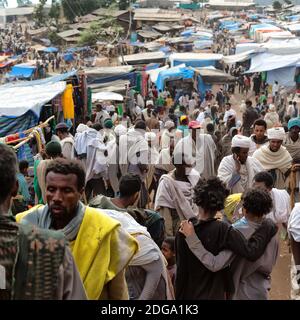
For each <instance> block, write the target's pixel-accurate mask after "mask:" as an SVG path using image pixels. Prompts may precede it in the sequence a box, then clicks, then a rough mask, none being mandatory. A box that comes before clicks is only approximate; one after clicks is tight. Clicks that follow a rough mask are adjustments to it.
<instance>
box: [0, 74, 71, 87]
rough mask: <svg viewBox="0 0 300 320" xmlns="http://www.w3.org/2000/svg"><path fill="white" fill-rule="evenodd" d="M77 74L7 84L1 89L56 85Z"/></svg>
mask: <svg viewBox="0 0 300 320" xmlns="http://www.w3.org/2000/svg"><path fill="white" fill-rule="evenodd" d="M76 74H77V71H70V72H66V73H62V74H59V75H57V76H53V77H49V78H45V79H41V80H33V81H30V82H29V81H20V82H17V83H7V84H4V85H2V86H1V88H5V87H15V88H17V87H27V86H37V85H42V84H46V83H55V82H59V81H64V80H66V79H68V78H70V77H72V76H74V75H76Z"/></svg>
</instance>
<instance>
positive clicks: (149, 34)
mask: <svg viewBox="0 0 300 320" xmlns="http://www.w3.org/2000/svg"><path fill="white" fill-rule="evenodd" d="M137 34H138V35H139V36H141V37H143V38H150V39H151V38H152V39H155V38H158V37H160V36H161V35H162V34H161V33H159V32H154V31H150V30H139V31H137Z"/></svg>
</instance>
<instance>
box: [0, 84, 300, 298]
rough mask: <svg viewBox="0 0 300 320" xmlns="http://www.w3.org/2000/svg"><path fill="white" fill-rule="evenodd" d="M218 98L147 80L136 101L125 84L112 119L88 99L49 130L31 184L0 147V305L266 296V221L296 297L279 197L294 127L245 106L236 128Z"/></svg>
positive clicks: (233, 113) (234, 113)
mask: <svg viewBox="0 0 300 320" xmlns="http://www.w3.org/2000/svg"><path fill="white" fill-rule="evenodd" d="M223 91H225V90H223V89H222V88H220V90H219V91H218V92H217V93H216V94H215V95H213V94H212V93H211V92H207V93H206V95H205V96H206V98H207V99H206V98H204V99H203V100H201V96H200V95H199V93H198V92H196V91H192V92H190V93H189V92H185V91H184V90H181V89H178V88H166V89H165V90H164V91H158V90H157V88H156V87H155V86H152V87H151V88H150V89H149V92H148V97H147V98H146V99H144V98H143V97H142V96H141V95H140V94H139V93H136V92H132V89H131V88H126V96H125V102H124V110H123V111H124V112H123V114H122V115H119V114H118V113H117V112H116V110H117V108H116V106H115V105H114V104H113V103H111V102H110V103H102V104H99V103H98V104H97V107H96V112H95V114H94V116H93V117H92V118H91V119H86V122H85V123H81V124H79V125H78V126H77V128H76V130H74V129H75V128H73V127H70V126H68V124H66V123H59V124H57V126H56V127H55V130H54V132H53V134H52V136H51V135H50V136H49V135H48V137H47V138H48V140H50V141H49V142H48V143H47V144H46V147H45V150H44V151H43V152H40V153H38V154H37V155H36V156H35V162H34V168H33V174H32V175H33V184H32V186H31V187H30V185H28V175H29V173H28V172H29V170H28V163H27V162H26V161H20V162H19V163H17V161H16V158H15V155H14V153H13V152H12V151H11V149H10V148H9V147H7V146H5V145H0V148H1V152H0V180H1V181H7V183H6V184H2V185H1V187H0V188H1V190H0V191H1V192H0V193H1V202H2V203H1V232H2V234H3V239H7V241H8V240H9V239H13V241H12V242H9V245H8V244H6V241H4V242H3V246H4V249H3V251H0V252H1V253H3V255H1V256H0V262H1V263H0V264H1V265H3V264H2V262H4V260H5V264H4V265H5V268H6V269H8V270H10V271H9V272H7V273H6V275H7V276H6V283H5V285H6V291H5V297H10V298H24V297H25V296H24V295H27V297H31V298H40V299H47V298H50V299H54V298H55V299H128V298H129V299H132V300H135V299H142V300H151V299H162V300H164V299H267V298H268V293H269V290H270V287H271V277H270V275H271V273H272V269H273V267H274V265H275V263H276V260H277V257H278V250H279V249H278V227H280V228H281V229H282V228H283V230H287V231H288V232H289V235H290V237H291V240H292V243H293V245H292V250H293V258H294V260H295V261H294V263H293V266H292V270H294V271H293V272H294V275H293V282H292V284H293V288H292V293H293V296H294V297H299V295H298V293H299V284H298V282H299V280H297V279H298V278H299V276H298V275H297V274H298V273H297V272H298V271H297V270H298V269H297V268H298V266H299V264H300V261H299V248H298V242H297V241H298V240H299V232H298V230H299V227H298V226H299V214H300V213H299V209H298V206H297V205H296V206H295V208H294V210H293V211H292V212H291V206H290V195H289V193H288V192H294V191H295V190H291V189H290V184H289V179H290V172H291V169H292V166H293V164H295V163H297V161H298V159H299V155H298V153H299V150H300V148H299V146H298V144H299V132H300V120H299V118H297V117H296V118H291V119H289V121H288V123H287V127H285V126H282V125H281V126H280V123H279V122H276V123H273V124H272V125H269V123H268V121H267V120H264V119H265V117H262V115H261V113H262V111H260V110H259V109H258V108H255V106H253V104H252V101H251V100H249V99H248V100H246V102H245V105H246V106H245V108H244V110H242V117H241V118H242V119H241V121H239V120H238V112H239V111H238V110H236V109H237V108H236V107H237V106H236V107H235V108H234V107H233V106H232V105H231V102H230V98H231V95H229V100H226V99H225V98H224V96H226V94H224V92H223ZM268 98H269V100H270V101H272V96H269V97H268ZM264 103H265V102H264ZM266 109H267V110H268V109H269V110H270V109H272V104H271V105H270V104H269V105H267V107H266ZM275 110H276V109H275ZM267 114H268V113H267ZM278 121H279V119H278ZM17 167H18V168H17ZM11 199H13V201H12V206H11ZM11 215H14V216H15V219H16V222H13V221H12V219H11ZM34 226H35V227H34ZM36 227H38V229H36ZM236 229H237V230H238V231H237V230H236ZM8 230H13V231H11V232H8ZM36 230H38V231H36ZM46 230H50V231H48V232H46ZM21 235H23V236H21ZM21 237H22V240H21ZM19 238H20V239H19ZM99 239H100V242H99ZM20 241H21V242H20ZM18 242H19V243H20V245H21V246H24V249H22V250H19V251H17V250H14V249H13V248H15V247H14V246H16V244H17V243H18ZM67 242H68V243H69V244H68V245H67ZM1 243H2V242H1ZM7 243H8V242H7ZM1 245H2V244H1ZM5 252H9V258H8V259H6V258H5ZM21 252H22V257H19V258H18V259H21V260H22V262H20V264H19V262H18V263H17V264H16V261H19V260H18V259H16V255H21ZM23 253H24V256H23ZM51 256H53V257H54V256H55V258H51V259H50V258H49V259H50V261H51V262H49V259H48V260H47V257H51ZM39 263H40V264H41V265H42V266H43V267H42V269H41V267H40V264H39ZM49 263H50V264H51V268H50V267H49V266H48V264H49ZM21 266H22V267H21ZM43 268H45V269H47V270H48V271H49V270H51V272H50V271H49V272H50V274H49V272H43ZM28 269H31V271H32V272H31V273H28V272H27V270H28ZM22 274H23V276H24V274H25V275H28V277H29V275H31V277H32V278H31V279H27V278H25V279H26V280H27V281H29V282H30V283H32V284H33V285H32V286H26V289H25V290H21V288H20V286H21V285H20V282H21V283H23V280H21V279H23V278H19V277H22ZM33 275H34V276H33ZM15 278H16V279H17V281H15V282H13V281H12V279H15ZM49 278H50V279H56V280H55V281H51V283H50V282H49ZM42 284H43V288H44V289H42V288H41V287H40V286H41V285H42ZM20 290H21V291H20Z"/></svg>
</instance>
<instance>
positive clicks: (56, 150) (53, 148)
mask: <svg viewBox="0 0 300 320" xmlns="http://www.w3.org/2000/svg"><path fill="white" fill-rule="evenodd" d="M45 150H46V153H47V155H48V156H50V157H52V156H58V155H60V154H61V153H62V149H61V144H60V143H59V142H57V141H50V142H48V143H47V144H46V148H45Z"/></svg>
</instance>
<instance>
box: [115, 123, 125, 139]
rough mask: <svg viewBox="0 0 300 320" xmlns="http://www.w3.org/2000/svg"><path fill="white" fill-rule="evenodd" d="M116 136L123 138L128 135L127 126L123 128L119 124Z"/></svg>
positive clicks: (116, 128)
mask: <svg viewBox="0 0 300 320" xmlns="http://www.w3.org/2000/svg"><path fill="white" fill-rule="evenodd" d="M114 132H115V134H116V135H117V136H119V137H120V136H122V135H123V134H126V133H127V129H126V127H125V126H123V125H122V124H118V125H117V126H116V127H115V130H114Z"/></svg>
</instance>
